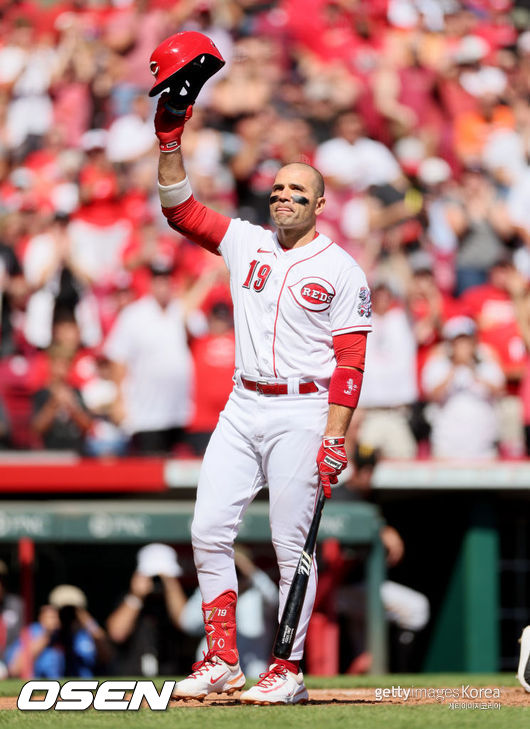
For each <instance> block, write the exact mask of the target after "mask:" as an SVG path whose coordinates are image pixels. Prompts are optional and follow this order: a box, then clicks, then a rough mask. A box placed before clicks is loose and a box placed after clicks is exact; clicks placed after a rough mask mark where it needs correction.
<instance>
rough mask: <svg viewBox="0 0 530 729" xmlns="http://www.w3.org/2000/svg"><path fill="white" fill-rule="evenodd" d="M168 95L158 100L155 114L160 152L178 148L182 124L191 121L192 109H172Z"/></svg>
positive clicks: (189, 107)
mask: <svg viewBox="0 0 530 729" xmlns="http://www.w3.org/2000/svg"><path fill="white" fill-rule="evenodd" d="M168 102H169V93H168V92H167V91H166V93H165V94H162V96H161V97H160V98H159V99H158V105H157V107H156V114H155V134H156V136H157V137H158V141H159V142H160V151H161V152H174V151H175V150H176V149H178V148H179V147H180V143H181V139H182V132H183V131H184V124H186V122H187V121H188V120H189V119H191V115H192V114H193V107H192V106H191V105H190V106H188V107H187V108H186V109H174V108H173V107H172V106H171V105H170V104H169V103H168Z"/></svg>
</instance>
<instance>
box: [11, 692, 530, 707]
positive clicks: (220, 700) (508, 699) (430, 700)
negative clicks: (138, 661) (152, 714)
mask: <svg viewBox="0 0 530 729" xmlns="http://www.w3.org/2000/svg"><path fill="white" fill-rule="evenodd" d="M409 688H411V687H407V688H406V689H403V690H408V689H409ZM489 688H490V689H491V691H492V692H497V691H500V697H497V696H496V695H495V694H488V693H487V691H486V687H482V688H481V689H480V690H481V691H482V695H481V696H480V697H477V698H471V697H470V695H469V694H473V691H474V690H477V689H471V690H467V689H466V688H465V687H464V686H460V687H458V688H455V687H451V688H450V689H447V691H448V692H451V693H450V694H449V695H447V696H444V697H443V698H442V696H441V694H442V692H443V691H445V689H442V688H437V689H422V688H416V689H415V688H414V687H412V689H411V694H409V695H408V696H406V697H405V696H403V695H402V696H399V695H397V691H395V692H394V694H395V695H394V696H392V695H389V696H384V697H382V698H381V699H380V700H378V699H377V696H376V689H375V688H355V689H311V690H310V691H309V704H313V705H317V704H333V705H335V706H336V705H347V704H363V705H369V704H372V705H374V706H378V705H383V704H403V705H405V704H406V705H422V704H447V705H449V704H450V703H452V702H459V703H462V702H464V703H466V704H467V703H474V704H490V705H491V704H500V705H501V707H502V706H524V705H526V706H530V694H527V693H526V692H525V691H524V689H522V688H520V687H519V686H509V687H497V686H491V687H489ZM412 691H416V692H419V693H418V694H417V695H416V696H415V695H413V694H412ZM428 691H431V692H432V691H436V692H437V696H435V695H433V694H431V695H427V692H428ZM454 692H458V695H456V694H455V693H454ZM35 698H37V697H35ZM240 705H241V704H239V701H238V699H237V698H234V696H224V695H220V696H209V697H207V698H206V699H204V701H171V702H170V704H169V707H168V708H170V709H174V708H177V707H178V708H181V707H184V708H195V707H198V706H240ZM16 708H17V697H16V696H3V697H0V711H5V710H13V709H16ZM484 708H486V707H484ZM490 708H491V707H490ZM496 708H498V707H496Z"/></svg>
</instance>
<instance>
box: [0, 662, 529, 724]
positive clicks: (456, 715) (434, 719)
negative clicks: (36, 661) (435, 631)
mask: <svg viewBox="0 0 530 729" xmlns="http://www.w3.org/2000/svg"><path fill="white" fill-rule="evenodd" d="M163 680H164V679H157V681H156V683H157V684H158V685H160V684H161V683H162V681H163ZM306 683H307V685H308V687H309V688H310V689H311V688H324V689H329V688H337V689H339V688H343V689H344V688H366V687H374V688H375V687H382V688H384V687H388V686H392V685H394V686H398V685H399V686H417V687H421V686H423V687H437V686H448V687H449V686H460V685H462V684H470V685H471V686H477V687H478V686H499V687H502V686H517V685H518V684H517V681H516V679H515V677H514V675H513V674H511V673H510V674H473V675H471V674H408V675H404V674H400V675H396V674H394V675H386V676H334V677H322V678H319V677H318V676H309V677H307V680H306ZM22 684H23V682H22V681H16V680H7V681H1V682H0V694H1V695H2V696H16V695H18V692H19V690H20V687H21V685H22ZM501 703H502V699H501ZM4 726H5V727H10V728H11V727H13V729H25V728H26V727H31V728H32V729H36V728H37V727H38V728H39V729H40V727H43V728H44V729H46V727H50V729H121V727H123V729H126V728H129V729H130V728H131V727H133V728H134V729H136V728H138V729H144V727H145V728H146V729H150V727H152V728H153V729H176V728H177V727H178V729H205V728H207V729H313V728H315V729H320V728H321V727H325V728H326V729H350V727H351V729H455V728H458V729H467V728H468V727H469V728H470V729H473V728H474V727H477V729H478V727H480V729H528V727H529V726H530V696H529V697H528V705H527V706H521V707H510V706H503V707H502V708H501V709H500V710H494V709H490V710H487V711H484V710H479V709H467V710H451V709H450V708H449V706H448V702H446V703H444V704H432V705H423V706H418V705H415V706H412V705H411V706H407V705H390V704H388V703H387V704H385V703H384V702H382V703H380V704H372V705H366V704H362V703H356V702H355V701H353V702H352V703H351V704H349V705H334V704H313V705H308V706H278V707H276V706H240V705H232V706H205V707H200V708H192V707H186V706H183V707H176V708H172V709H171V710H169V711H167V712H156V711H150V710H148V709H143V710H141V711H140V712H137V713H134V714H133V713H129V712H108V713H104V712H100V713H97V712H95V711H93V710H88V711H85V712H79V713H77V712H76V713H75V714H74V713H73V712H64V713H60V712H56V711H47V712H40V711H39V712H34V713H22V712H19V711H0V727H4Z"/></svg>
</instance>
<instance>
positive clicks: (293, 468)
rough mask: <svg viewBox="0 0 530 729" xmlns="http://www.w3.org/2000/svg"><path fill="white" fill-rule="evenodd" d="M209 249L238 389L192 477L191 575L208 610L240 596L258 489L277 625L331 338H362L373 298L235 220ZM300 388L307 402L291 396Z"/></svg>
mask: <svg viewBox="0 0 530 729" xmlns="http://www.w3.org/2000/svg"><path fill="white" fill-rule="evenodd" d="M218 250H219V252H220V253H221V255H222V256H223V258H224V260H225V261H226V264H227V266H228V268H229V271H230V281H231V291H232V299H233V302H234V318H235V333H236V370H235V374H234V383H235V384H234V389H233V391H232V394H231V395H230V398H229V400H228V403H227V405H226V407H225V409H224V410H223V412H222V413H221V415H220V418H219V423H218V425H217V428H216V430H215V432H214V433H213V435H212V438H211V440H210V444H209V446H208V449H207V451H206V454H205V457H204V461H203V464H202V468H201V473H200V478H199V485H198V489H197V502H196V506H195V516H194V520H193V525H192V541H193V547H194V555H195V564H196V567H197V572H198V577H199V584H200V588H201V592H202V596H203V600H204V601H205V602H209V601H211V600H213V599H215V598H216V597H217V596H218V595H220V594H221V593H222V592H224V591H225V590H234V591H235V592H237V579H236V573H235V568H234V563H233V547H232V545H233V542H234V539H235V537H236V535H237V530H238V527H239V525H240V523H241V520H242V518H243V515H244V513H245V510H246V508H247V506H248V505H249V504H250V502H251V501H252V499H253V498H254V497H255V496H256V494H257V492H258V491H259V490H260V488H261V487H262V486H263V485H264V484H265V483H267V484H268V487H269V498H270V523H271V531H272V541H273V545H274V548H275V550H276V556H277V560H278V565H279V569H280V576H281V578H280V606H279V611H280V615H281V612H282V610H283V606H284V603H285V600H286V598H287V593H288V590H289V586H290V583H291V580H292V576H293V574H294V570H295V567H296V564H297V561H298V558H299V556H300V551H301V548H302V546H303V544H304V542H305V538H306V536H307V531H308V529H309V525H310V523H311V519H312V515H313V510H314V506H315V501H316V495H317V485H318V472H317V464H316V455H317V452H318V449H319V446H320V444H321V440H322V436H323V434H324V429H325V425H326V420H327V414H328V398H327V394H328V385H329V381H330V377H331V375H332V373H333V371H334V369H335V367H336V360H335V355H334V350H333V336H335V335H339V334H346V333H348V332H362V331H369V330H370V329H371V324H370V313H371V312H370V293H369V289H368V287H367V284H366V279H365V276H364V273H363V272H362V270H361V269H360V267H359V266H358V264H357V263H356V262H355V260H354V259H353V258H351V256H349V255H348V254H347V253H346V252H345V251H344V250H343V249H342V248H340V247H339V246H338V245H337V244H335V243H333V242H332V241H331V240H330V239H329V238H327V237H326V236H324V235H317V236H316V237H315V239H314V240H312V241H311V242H310V243H308V244H307V245H304V246H302V247H299V248H293V249H290V250H284V249H283V248H282V247H281V245H280V244H279V242H278V239H277V237H276V235H275V234H274V233H273V232H271V231H270V230H266V229H264V228H261V227H259V226H256V225H252V224H250V223H248V222H244V221H241V220H239V219H237V220H232V221H231V222H230V225H229V227H228V230H227V231H226V233H225V235H224V238H223V239H222V241H221V244H220V246H219V249H218ZM244 380H246V381H247V382H248V381H258V383H284V384H287V394H283V395H278V396H274V395H266V394H261V393H260V392H259V391H257V392H256V391H252V390H249V389H246V388H245V387H244V386H243V381H244ZM307 382H314V383H315V384H316V387H315V388H314V389H315V391H314V392H310V393H307V394H300V392H299V387H300V385H301V383H307ZM302 389H304V388H302ZM258 390H259V385H258ZM315 590H316V565H315V569H314V571H313V578H312V579H311V580H310V583H309V587H308V590H307V594H306V598H305V602H304V606H303V609H302V614H301V618H300V623H299V627H298V631H297V635H296V638H295V642H294V645H293V649H292V653H291V660H296V659H299V658H301V656H302V652H303V644H304V640H305V634H306V631H307V626H308V623H309V618H310V616H311V611H312V607H313V602H314V598H315Z"/></svg>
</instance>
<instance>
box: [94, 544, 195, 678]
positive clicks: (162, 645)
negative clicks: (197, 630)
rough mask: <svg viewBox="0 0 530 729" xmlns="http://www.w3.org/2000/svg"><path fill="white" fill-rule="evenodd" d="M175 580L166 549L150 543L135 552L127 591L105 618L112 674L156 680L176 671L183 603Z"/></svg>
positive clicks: (173, 559) (172, 556)
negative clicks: (178, 631) (109, 643)
mask: <svg viewBox="0 0 530 729" xmlns="http://www.w3.org/2000/svg"><path fill="white" fill-rule="evenodd" d="M181 575H182V568H181V566H180V564H179V562H178V559H177V554H176V552H175V550H174V549H173V548H172V547H170V546H168V545H167V544H157V543H153V544H147V545H146V546H145V547H142V548H141V549H140V551H139V552H138V555H137V565H136V569H135V571H134V573H133V575H132V577H131V580H130V585H129V591H128V592H127V593H126V594H125V596H124V597H123V598H122V600H121V602H120V604H119V605H118V606H117V608H116V609H115V610H114V611H113V612H112V613H111V614H110V615H109V617H108V618H107V630H108V634H109V637H110V639H111V640H112V642H113V644H114V646H115V649H116V650H115V655H114V660H113V665H112V671H113V673H115V674H116V675H124V674H125V675H133V676H134V675H139V674H140V675H142V676H156V675H164V674H166V675H167V674H171V673H175V672H177V671H179V670H182V668H181V666H179V664H178V657H179V653H180V651H179V646H178V643H179V641H178V633H177V631H176V628H177V629H178V628H179V619H180V615H181V613H182V610H183V608H184V606H185V604H186V599H187V598H186V595H185V593H184V591H183V589H182V587H181V584H180V582H179V579H178V578H179V577H180V576H181Z"/></svg>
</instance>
